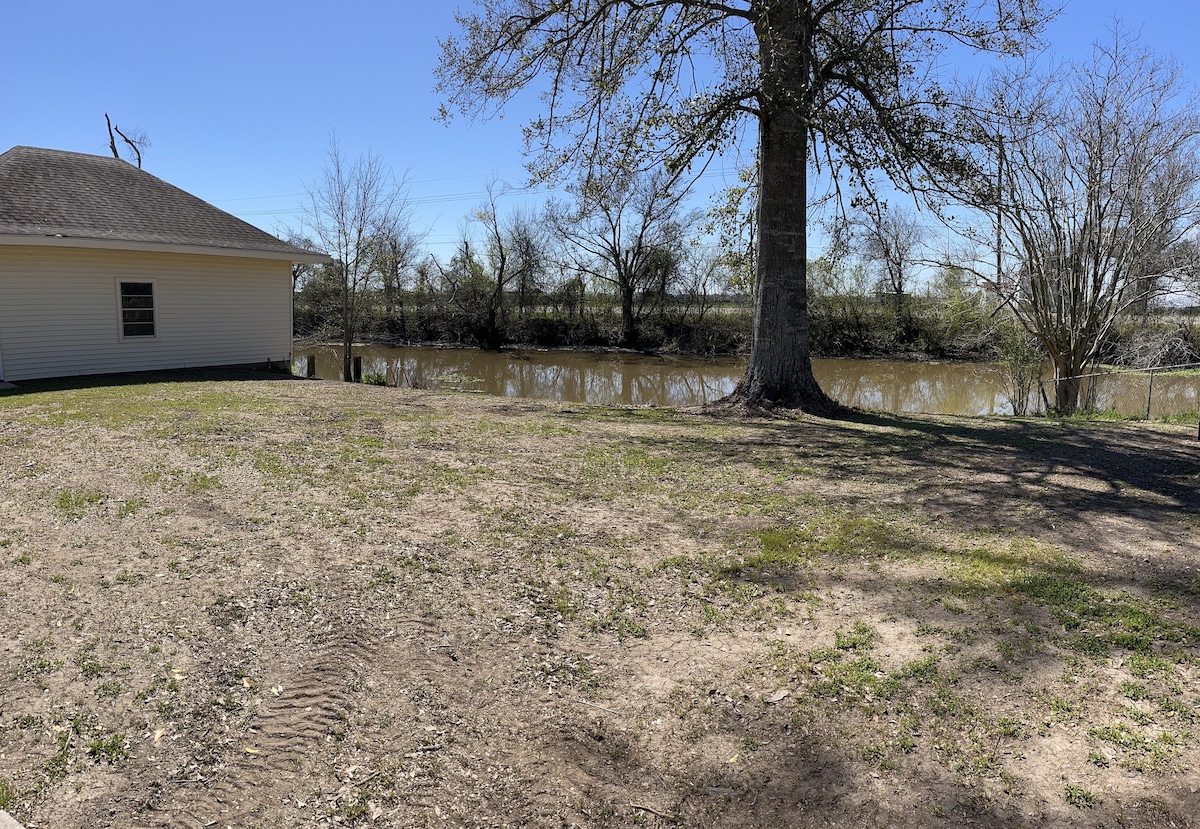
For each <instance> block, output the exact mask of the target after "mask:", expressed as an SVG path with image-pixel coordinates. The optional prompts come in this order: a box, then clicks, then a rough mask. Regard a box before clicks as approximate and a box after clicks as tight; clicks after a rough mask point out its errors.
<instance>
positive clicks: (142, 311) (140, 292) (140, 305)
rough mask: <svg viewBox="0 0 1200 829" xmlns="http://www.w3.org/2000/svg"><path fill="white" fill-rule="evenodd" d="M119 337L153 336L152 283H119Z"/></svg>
mask: <svg viewBox="0 0 1200 829" xmlns="http://www.w3.org/2000/svg"><path fill="white" fill-rule="evenodd" d="M121 336H122V337H153V336H154V283H153V282H122V283H121Z"/></svg>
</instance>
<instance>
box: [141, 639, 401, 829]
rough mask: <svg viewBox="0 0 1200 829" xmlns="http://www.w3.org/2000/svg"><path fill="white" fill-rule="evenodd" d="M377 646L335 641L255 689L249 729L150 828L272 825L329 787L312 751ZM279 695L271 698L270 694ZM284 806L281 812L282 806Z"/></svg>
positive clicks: (342, 711) (338, 716)
mask: <svg viewBox="0 0 1200 829" xmlns="http://www.w3.org/2000/svg"><path fill="white" fill-rule="evenodd" d="M378 646H379V642H378V641H376V640H374V639H368V638H365V637H359V636H353V635H349V634H344V635H341V636H339V637H337V638H335V640H334V641H332V642H330V643H328V644H327V645H326V646H325V647H324V648H323V649H322V650H321V651H320V652H319V653H317V654H316V655H314V656H313V658H312V659H311V660H309V663H308V665H307V667H305V668H303V669H302V670H300V671H299V672H297V673H295V674H294V675H293V676H292V677H291V678H290V679H289V678H286V677H285V678H281V679H277V680H276V683H277V684H275V685H272V686H268V687H263V688H261V689H260V691H261V692H262V694H263V696H262V698H261V702H260V703H259V707H258V710H257V712H256V714H255V716H254V718H253V720H252V721H251V725H250V728H249V729H247V731H246V733H245V734H243V735H242V736H241V737H240V739H239V740H238V742H237V744H236V745H235V746H232V747H231V748H230V749H229V750H228V752H227V756H226V757H225V758H224V759H223V761H222V762H221V763H220V764H218V765H217V766H216V768H215V770H214V773H213V775H212V776H211V777H210V778H208V780H207V781H205V782H204V783H202V784H195V783H193V784H190V785H188V786H186V787H181V788H178V789H176V790H175V792H174V793H173V794H172V795H169V796H168V797H167V798H165V799H164V801H163V802H161V803H159V804H158V805H157V808H156V809H155V811H156V813H157V814H156V815H155V818H154V819H155V821H156V822H153V823H151V824H150V826H152V827H156V828H157V827H164V829H165V827H186V829H213V827H220V829H224V827H234V829H237V828H238V827H244V826H252V825H259V823H261V824H262V825H276V824H278V812H279V809H280V808H281V806H283V808H286V809H291V808H294V806H293V804H295V803H296V802H297V801H299V802H303V801H304V800H305V799H307V798H308V796H309V795H310V794H311V793H312V791H313V790H314V788H319V787H320V785H321V782H322V781H323V780H324V777H323V776H322V775H325V776H328V777H329V781H332V780H333V777H332V773H333V769H332V766H331V765H329V764H323V761H322V758H321V753H322V749H321V748H319V747H318V746H319V745H320V744H322V743H324V742H327V741H330V740H331V739H332V736H331V735H332V734H333V732H334V731H335V729H337V728H339V727H340V726H344V725H345V723H346V720H347V719H348V717H349V713H350V708H351V703H350V700H349V696H350V694H351V692H352V686H353V684H354V683H355V681H356V679H357V676H358V675H359V674H360V672H361V670H362V667H363V666H364V665H367V664H370V661H371V659H372V658H373V655H374V652H375V651H376V649H377V648H378ZM275 688H279V689H281V690H280V691H279V695H278V696H276V695H275V694H274V693H273V689H275ZM285 804H286V805H285Z"/></svg>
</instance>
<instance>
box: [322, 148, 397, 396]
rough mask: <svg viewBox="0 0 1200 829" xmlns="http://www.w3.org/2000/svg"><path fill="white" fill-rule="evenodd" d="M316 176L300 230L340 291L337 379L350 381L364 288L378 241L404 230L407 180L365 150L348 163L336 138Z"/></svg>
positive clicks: (375, 268)
mask: <svg viewBox="0 0 1200 829" xmlns="http://www.w3.org/2000/svg"><path fill="white" fill-rule="evenodd" d="M325 156H326V162H325V166H324V167H323V168H322V170H321V175H320V177H319V178H317V179H316V180H315V181H313V182H311V183H309V184H308V185H307V186H306V190H307V191H308V198H309V205H308V215H307V216H306V218H305V223H304V225H305V230H306V231H307V232H308V233H309V234H311V236H312V238H313V240H314V241H316V242H317V243H318V244H319V245H320V246H321V247H323V248H324V249H325V250H326V251H327V252H328V253H329V255H330V256H332V257H333V259H334V262H333V265H331V266H330V267H331V268H332V269H334V271H335V272H336V275H337V278H338V281H339V284H340V287H341V294H342V301H341V324H342V325H341V327H342V379H344V380H347V381H350V380H353V379H354V375H353V370H352V366H353V363H352V352H353V349H354V341H355V337H356V336H357V334H358V327H359V322H360V318H361V314H362V311H363V307H364V305H365V298H366V296H367V293H368V291H369V289H370V288H371V287H372V286H373V285H375V284H377V283H378V282H379V280H380V278H381V274H380V271H379V266H380V263H381V260H380V258H379V248H378V243H379V240H380V239H387V238H392V237H402V236H403V235H404V234H405V233H407V229H408V226H409V218H410V215H409V214H410V210H409V202H408V188H407V179H401V180H400V181H397V180H396V178H395V177H394V176H393V174H392V172H391V170H390V169H389V168H387V167H386V166H385V165H384V163H383V160H382V159H381V158H380V157H379V156H378V155H375V154H374V153H372V152H370V151H368V152H367V153H366V154H365V155H362V156H359V157H358V158H357V159H356V160H354V161H350V160H348V159H347V158H346V157H345V156H344V155H343V154H342V150H341V147H340V145H339V144H338V141H337V138H336V137H331V138H330V139H329V147H328V148H327V149H326V151H325Z"/></svg>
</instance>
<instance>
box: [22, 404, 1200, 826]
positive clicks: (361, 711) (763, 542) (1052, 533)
mask: <svg viewBox="0 0 1200 829" xmlns="http://www.w3.org/2000/svg"><path fill="white" fill-rule="evenodd" d="M0 395H2V396H0V571H2V572H3V582H2V584H0V630H3V631H4V635H3V636H2V637H0V677H2V679H3V681H2V682H0V808H3V809H5V810H7V811H9V812H12V813H13V814H14V815H15V816H17V817H18V818H19V819H21V820H22V821H23V822H24V823H25V824H26V825H27V826H28V827H105V826H111V827H118V826H119V827H130V826H133V827H158V826H162V827H166V826H190V827H208V826H222V827H223V826H235V827H242V826H270V827H276V826H321V825H335V824H336V825H350V826H354V825H361V826H397V827H399V826H441V825H449V826H545V827H551V826H553V827H564V826H580V827H583V826H587V827H606V826H612V827H616V826H628V825H642V826H723V827H757V826H789V827H792V826H795V827H806V826H844V827H858V826H898V827H924V826H939V825H947V826H957V825H985V826H1012V827H1016V826H1024V827H1034V826H1047V827H1049V826H1061V825H1073V826H1101V825H1106V826H1112V825H1122V826H1145V827H1160V826H1171V825H1175V826H1179V827H1186V826H1196V825H1197V818H1196V815H1197V814H1200V747H1198V746H1200V736H1198V735H1197V728H1198V727H1200V725H1198V723H1200V644H1198V642H1200V628H1198V627H1197V624H1198V621H1197V620H1198V618H1200V617H1198V614H1197V610H1198V602H1200V570H1198V569H1197V568H1198V567H1200V559H1198V557H1197V553H1198V535H1200V518H1198V515H1200V495H1198V490H1200V478H1198V475H1200V444H1197V442H1196V439H1195V429H1194V427H1186V428H1185V427H1167V426H1154V425H1146V424H1094V423H1065V424H1064V423H1050V422H1039V421H1017V420H991V421H983V420H966V419H948V418H920V417H892V416H868V415H851V416H849V417H847V418H845V419H823V418H808V417H798V418H795V419H785V418H779V417H728V416H726V417H721V418H713V417H708V416H704V415H701V414H695V413H676V412H670V411H664V410H656V409H615V410H614V409H593V408H587V407H581V406H565V405H555V404H542V403H535V402H529V401H520V402H516V403H514V402H513V401H505V400H497V399H493V398H485V397H478V396H472V395H441V394H433V393H427V392H416V391H401V390H396V389H382V388H372V387H362V386H350V385H344V384H334V383H320V382H300V381H287V380H276V381H253V382H245V381H243V382H235V381H207V380H205V381H195V382H171V383H159V384H129V385H121V384H119V383H118V384H114V385H109V386H104V387H95V388H70V387H67V388H59V389H53V390H43V391H38V390H36V389H34V390H30V389H22V390H18V391H16V392H8V393H0Z"/></svg>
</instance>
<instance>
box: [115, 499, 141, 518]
mask: <svg viewBox="0 0 1200 829" xmlns="http://www.w3.org/2000/svg"><path fill="white" fill-rule="evenodd" d="M146 503H147V502H146V499H145V498H130V499H129V500H127V501H122V502H121V505H120V506H119V507H117V518H127V517H128V516H130V515H133V514H134V513H135V512H137V511H138V510H140V509H142V508H143V507H145V506H146Z"/></svg>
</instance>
